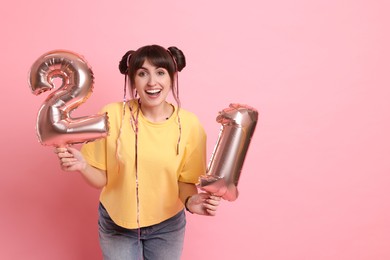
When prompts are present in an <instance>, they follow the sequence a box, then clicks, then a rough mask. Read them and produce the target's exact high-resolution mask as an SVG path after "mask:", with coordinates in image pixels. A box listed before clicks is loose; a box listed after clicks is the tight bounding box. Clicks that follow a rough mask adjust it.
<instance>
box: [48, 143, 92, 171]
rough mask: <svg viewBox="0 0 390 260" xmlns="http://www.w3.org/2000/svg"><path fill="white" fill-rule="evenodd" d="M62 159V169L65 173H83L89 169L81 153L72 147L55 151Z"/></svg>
mask: <svg viewBox="0 0 390 260" xmlns="http://www.w3.org/2000/svg"><path fill="white" fill-rule="evenodd" d="M54 152H55V153H56V154H57V156H58V158H59V159H60V164H61V169H62V170H64V171H83V170H85V168H86V167H87V162H86V161H85V159H84V157H83V155H82V154H81V152H80V151H79V150H77V149H75V148H72V147H59V148H55V151H54Z"/></svg>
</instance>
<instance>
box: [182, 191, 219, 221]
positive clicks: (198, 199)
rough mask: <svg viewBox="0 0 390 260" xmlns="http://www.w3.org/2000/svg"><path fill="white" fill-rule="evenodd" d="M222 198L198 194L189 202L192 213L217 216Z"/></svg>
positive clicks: (203, 193) (188, 206)
mask: <svg viewBox="0 0 390 260" xmlns="http://www.w3.org/2000/svg"><path fill="white" fill-rule="evenodd" d="M220 201H221V197H219V196H214V195H212V194H210V193H205V192H202V193H198V194H195V195H192V196H191V197H190V198H189V199H188V201H187V205H186V206H187V208H188V209H189V210H190V212H192V213H195V214H198V215H206V216H215V214H216V211H217V208H218V206H219V203H220Z"/></svg>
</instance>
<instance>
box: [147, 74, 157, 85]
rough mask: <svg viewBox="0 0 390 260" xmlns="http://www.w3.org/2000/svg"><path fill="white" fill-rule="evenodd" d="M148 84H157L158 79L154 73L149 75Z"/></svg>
mask: <svg viewBox="0 0 390 260" xmlns="http://www.w3.org/2000/svg"><path fill="white" fill-rule="evenodd" d="M148 85H149V86H154V85H156V79H155V77H154V76H153V75H150V76H149V80H148Z"/></svg>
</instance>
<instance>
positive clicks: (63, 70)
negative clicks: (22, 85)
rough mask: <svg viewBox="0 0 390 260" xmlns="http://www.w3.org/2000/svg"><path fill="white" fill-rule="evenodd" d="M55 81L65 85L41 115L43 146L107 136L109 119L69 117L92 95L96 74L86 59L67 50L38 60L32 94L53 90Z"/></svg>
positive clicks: (46, 103) (32, 71) (50, 98)
mask: <svg viewBox="0 0 390 260" xmlns="http://www.w3.org/2000/svg"><path fill="white" fill-rule="evenodd" d="M55 78H61V79H62V85H61V86H60V87H59V88H58V89H57V90H56V91H54V92H52V93H51V94H50V95H49V96H48V97H47V98H46V100H45V101H44V103H43V104H42V106H41V108H40V109H39V112H38V117H37V125H36V130H37V135H38V139H39V141H40V142H41V144H43V145H51V146H56V147H60V146H66V145H67V144H75V143H84V142H88V141H93V140H95V139H98V138H102V137H105V136H107V134H108V117H107V115H91V116H84V117H80V118H72V117H71V116H70V113H71V112H72V111H73V110H74V109H76V108H77V107H78V106H80V105H81V104H83V103H84V102H85V101H86V100H87V99H88V98H89V96H90V95H91V94H92V89H93V73H92V70H91V69H90V67H89V66H88V64H87V62H86V61H85V60H84V59H83V57H81V56H80V55H78V54H77V53H74V52H70V51H65V50H56V51H51V52H48V53H45V54H44V55H42V56H41V57H39V58H38V59H37V60H36V61H35V62H34V64H33V65H32V67H31V69H30V73H29V86H30V88H31V91H32V93H33V94H35V95H39V94H41V93H43V92H46V91H50V90H52V89H53V88H55V85H54V79H55Z"/></svg>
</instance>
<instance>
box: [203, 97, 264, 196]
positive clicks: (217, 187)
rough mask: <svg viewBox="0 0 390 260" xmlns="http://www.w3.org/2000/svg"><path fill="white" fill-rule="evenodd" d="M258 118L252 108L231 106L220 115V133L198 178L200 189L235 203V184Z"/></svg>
mask: <svg viewBox="0 0 390 260" xmlns="http://www.w3.org/2000/svg"><path fill="white" fill-rule="evenodd" d="M257 118H258V112H257V111H256V110H255V109H254V108H252V107H249V106H247V105H241V104H230V106H229V107H228V108H226V109H224V110H222V111H221V112H220V113H219V115H218V117H217V122H218V123H221V130H220V132H219V136H218V140H217V144H216V145H215V148H214V152H213V154H212V156H211V159H210V162H209V166H208V170H207V174H206V175H203V176H201V177H200V178H199V184H198V185H199V187H200V188H201V189H203V190H205V191H208V192H210V193H213V194H215V195H218V196H222V198H223V199H225V200H229V201H233V200H236V199H237V197H238V190H237V185H238V180H239V178H240V174H241V169H242V166H243V164H244V160H245V156H246V154H247V151H248V147H249V144H250V141H251V138H252V135H253V133H254V131H255V128H256V123H257Z"/></svg>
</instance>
